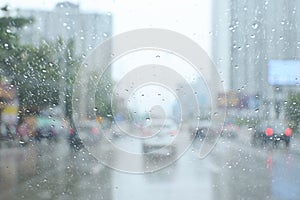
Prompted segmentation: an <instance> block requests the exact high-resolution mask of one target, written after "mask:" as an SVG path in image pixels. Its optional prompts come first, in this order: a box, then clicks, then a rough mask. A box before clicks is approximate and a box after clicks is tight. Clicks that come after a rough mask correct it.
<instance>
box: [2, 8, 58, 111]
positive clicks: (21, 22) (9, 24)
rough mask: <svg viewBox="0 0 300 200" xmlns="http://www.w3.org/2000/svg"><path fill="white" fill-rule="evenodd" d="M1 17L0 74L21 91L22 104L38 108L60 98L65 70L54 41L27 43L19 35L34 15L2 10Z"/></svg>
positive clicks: (53, 103) (54, 103) (51, 103)
mask: <svg viewBox="0 0 300 200" xmlns="http://www.w3.org/2000/svg"><path fill="white" fill-rule="evenodd" d="M1 10H2V12H3V14H4V15H3V17H1V18H0V74H1V75H2V76H3V77H6V78H8V79H10V80H11V81H12V84H14V85H16V87H17V90H18V97H19V101H20V106H22V107H26V108H34V109H35V110H36V109H37V110H38V109H39V108H41V107H44V106H46V105H51V106H53V105H57V104H58V101H59V98H58V97H59V96H58V94H59V85H58V84H57V83H58V82H59V79H60V77H61V70H60V68H59V66H58V64H57V63H56V55H57V53H56V51H55V48H54V46H55V45H54V44H51V43H47V42H42V43H41V44H40V45H39V46H32V45H23V44H21V42H20V39H19V34H20V33H21V31H22V28H23V27H24V26H25V25H30V24H31V23H33V22H34V20H33V19H31V18H21V17H10V16H8V15H9V12H8V10H7V9H5V8H3V9H1Z"/></svg>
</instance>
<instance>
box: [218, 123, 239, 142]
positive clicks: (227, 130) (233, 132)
mask: <svg viewBox="0 0 300 200" xmlns="http://www.w3.org/2000/svg"><path fill="white" fill-rule="evenodd" d="M239 131H240V127H239V126H237V125H235V124H234V123H233V122H232V121H231V120H226V121H225V123H224V127H223V130H222V134H221V136H222V137H226V138H236V137H237V136H238V132H239Z"/></svg>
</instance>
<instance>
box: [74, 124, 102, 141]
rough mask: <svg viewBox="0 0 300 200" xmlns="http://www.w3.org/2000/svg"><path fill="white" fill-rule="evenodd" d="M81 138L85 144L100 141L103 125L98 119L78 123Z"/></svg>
mask: <svg viewBox="0 0 300 200" xmlns="http://www.w3.org/2000/svg"><path fill="white" fill-rule="evenodd" d="M77 131H78V134H79V137H80V139H81V140H82V142H83V143H85V144H87V143H88V144H91V143H95V142H98V141H99V140H100V139H101V127H100V124H99V122H98V121H96V120H87V121H83V122H80V123H79V124H78V125H77Z"/></svg>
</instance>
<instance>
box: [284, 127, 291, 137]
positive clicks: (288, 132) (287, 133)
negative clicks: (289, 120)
mask: <svg viewBox="0 0 300 200" xmlns="http://www.w3.org/2000/svg"><path fill="white" fill-rule="evenodd" d="M292 133H293V131H292V129H291V128H287V129H285V132H284V134H285V135H286V136H288V137H290V136H291V135H292Z"/></svg>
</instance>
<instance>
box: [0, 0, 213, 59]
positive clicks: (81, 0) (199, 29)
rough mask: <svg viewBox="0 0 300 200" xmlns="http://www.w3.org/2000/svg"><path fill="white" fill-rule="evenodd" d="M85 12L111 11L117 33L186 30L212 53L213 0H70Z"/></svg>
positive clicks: (49, 5) (17, 4)
mask: <svg viewBox="0 0 300 200" xmlns="http://www.w3.org/2000/svg"><path fill="white" fill-rule="evenodd" d="M69 1H70V2H73V3H76V4H79V5H80V9H81V10H82V11H84V12H111V13H112V14H113V17H114V34H118V33H122V32H125V31H129V30H133V29H138V28H149V27H153V28H164V29H169V30H173V31H176V32H179V33H181V34H184V35H186V36H188V37H189V38H191V39H192V40H194V41H195V42H197V43H198V44H200V45H201V46H202V47H203V48H204V49H205V50H206V51H207V52H208V54H210V35H211V28H210V26H211V16H210V15H211V14H210V13H211V12H210V10H211V9H210V6H211V5H210V3H211V1H210V0H201V1H199V0H184V1H183V0H69ZM58 2H61V1H59V0H1V2H0V6H1V5H6V4H8V5H9V7H10V8H12V9H14V8H20V9H42V10H52V9H53V8H54V7H55V4H56V3H58Z"/></svg>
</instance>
